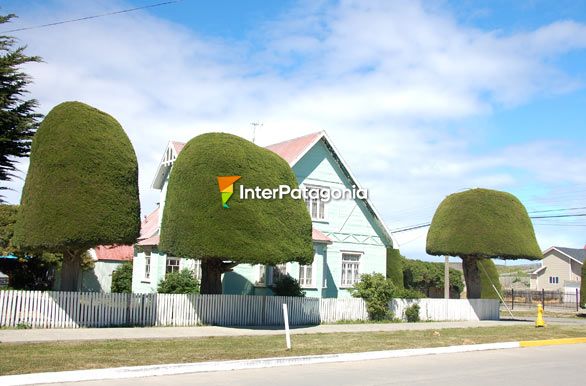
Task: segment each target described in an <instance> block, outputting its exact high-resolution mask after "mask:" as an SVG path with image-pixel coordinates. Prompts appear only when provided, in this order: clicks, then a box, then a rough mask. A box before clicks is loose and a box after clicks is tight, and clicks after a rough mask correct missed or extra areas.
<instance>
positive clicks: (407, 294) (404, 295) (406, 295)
mask: <svg viewBox="0 0 586 386" xmlns="http://www.w3.org/2000/svg"><path fill="white" fill-rule="evenodd" d="M397 297H398V298H401V299H421V298H424V297H425V294H423V293H421V292H419V291H417V290H414V289H411V288H405V289H402V290H400V291H399V293H398V295H397Z"/></svg>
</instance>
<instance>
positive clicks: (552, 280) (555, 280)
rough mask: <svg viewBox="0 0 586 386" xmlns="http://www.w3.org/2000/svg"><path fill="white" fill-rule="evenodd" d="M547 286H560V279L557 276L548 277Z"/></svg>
mask: <svg viewBox="0 0 586 386" xmlns="http://www.w3.org/2000/svg"><path fill="white" fill-rule="evenodd" d="M549 284H560V277H559V276H550V277H549Z"/></svg>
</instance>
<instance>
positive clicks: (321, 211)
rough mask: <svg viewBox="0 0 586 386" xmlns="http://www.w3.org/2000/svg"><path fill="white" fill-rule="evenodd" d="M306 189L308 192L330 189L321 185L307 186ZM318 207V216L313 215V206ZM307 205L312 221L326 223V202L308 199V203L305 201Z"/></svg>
mask: <svg viewBox="0 0 586 386" xmlns="http://www.w3.org/2000/svg"><path fill="white" fill-rule="evenodd" d="M305 188H306V189H307V190H326V189H329V188H328V187H325V186H319V185H305ZM314 204H315V205H316V215H315V216H314V215H313V205H314ZM305 205H306V206H307V210H308V211H309V215H310V216H311V219H312V220H316V221H325V219H326V202H325V201H323V200H321V199H317V200H314V199H311V198H308V199H307V201H305Z"/></svg>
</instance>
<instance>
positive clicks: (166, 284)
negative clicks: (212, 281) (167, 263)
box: [157, 268, 199, 294]
mask: <svg viewBox="0 0 586 386" xmlns="http://www.w3.org/2000/svg"><path fill="white" fill-rule="evenodd" d="M157 291H158V292H159V293H160V294H198V293H199V282H198V281H197V279H196V278H195V277H194V276H193V273H192V272H191V271H190V270H188V269H187V268H184V269H183V270H181V271H180V272H170V273H168V274H167V275H166V276H165V278H164V279H163V280H161V282H160V283H159V287H158V288H157Z"/></svg>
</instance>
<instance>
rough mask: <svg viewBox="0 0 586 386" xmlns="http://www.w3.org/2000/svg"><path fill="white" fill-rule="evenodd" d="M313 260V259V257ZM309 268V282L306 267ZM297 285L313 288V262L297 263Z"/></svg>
mask: <svg viewBox="0 0 586 386" xmlns="http://www.w3.org/2000/svg"><path fill="white" fill-rule="evenodd" d="M314 262H315V259H314ZM308 268H311V277H310V278H309V282H308V280H307V269H308ZM299 285H300V286H301V287H302V288H315V264H314V263H311V264H308V265H301V264H299Z"/></svg>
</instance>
